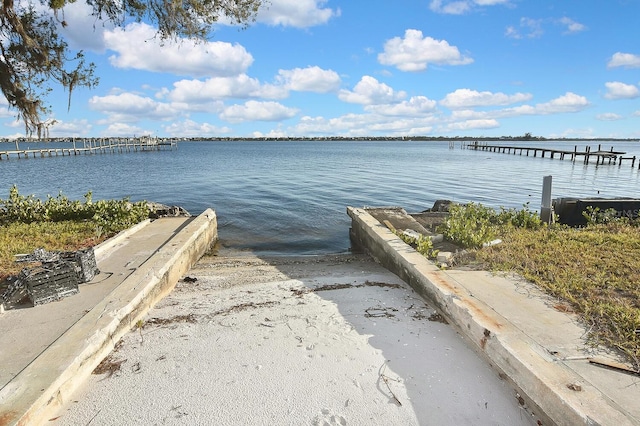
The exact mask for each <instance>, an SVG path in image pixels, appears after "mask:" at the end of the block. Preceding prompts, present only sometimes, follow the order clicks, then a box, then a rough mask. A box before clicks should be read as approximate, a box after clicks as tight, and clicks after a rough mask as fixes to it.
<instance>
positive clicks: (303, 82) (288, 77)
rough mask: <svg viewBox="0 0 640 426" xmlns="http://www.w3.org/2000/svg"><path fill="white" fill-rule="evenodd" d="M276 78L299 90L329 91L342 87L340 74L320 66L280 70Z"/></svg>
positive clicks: (288, 86)
mask: <svg viewBox="0 0 640 426" xmlns="http://www.w3.org/2000/svg"><path fill="white" fill-rule="evenodd" d="M276 80H277V81H278V82H279V83H280V84H282V85H283V86H285V87H286V88H287V89H289V90H295V91H297V92H315V93H327V92H333V91H336V90H337V89H338V88H339V87H340V76H339V75H338V73H337V72H335V71H333V70H323V69H322V68H320V67H307V68H294V69H292V70H280V71H278V76H277V77H276Z"/></svg>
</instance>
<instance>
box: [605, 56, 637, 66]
mask: <svg viewBox="0 0 640 426" xmlns="http://www.w3.org/2000/svg"><path fill="white" fill-rule="evenodd" d="M607 67H608V68H615V67H625V68H640V55H634V54H632V53H622V52H616V53H614V54H613V56H612V57H611V59H610V60H609V63H607Z"/></svg>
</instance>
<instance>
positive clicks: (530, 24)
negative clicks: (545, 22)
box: [505, 18, 544, 39]
mask: <svg viewBox="0 0 640 426" xmlns="http://www.w3.org/2000/svg"><path fill="white" fill-rule="evenodd" d="M542 34H544V31H543V30H542V20H541V19H531V18H520V29H517V28H516V27H514V26H512V25H510V26H508V27H507V28H506V30H505V36H506V37H509V38H515V39H522V38H538V37H541V36H542Z"/></svg>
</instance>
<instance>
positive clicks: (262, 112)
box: [220, 101, 298, 123]
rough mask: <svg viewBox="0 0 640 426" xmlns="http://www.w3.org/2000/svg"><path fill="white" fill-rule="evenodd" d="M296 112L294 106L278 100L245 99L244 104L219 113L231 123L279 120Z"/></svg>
mask: <svg viewBox="0 0 640 426" xmlns="http://www.w3.org/2000/svg"><path fill="white" fill-rule="evenodd" d="M297 113H298V110H297V109H295V108H289V107H286V106H284V105H282V104H279V103H278V102H258V101H247V102H245V103H244V105H232V106H229V107H227V108H225V110H224V111H223V112H222V113H221V114H220V118H221V119H223V120H225V121H229V122H231V123H242V122H245V121H281V120H285V119H287V118H291V117H293V116H295V115H296V114H297Z"/></svg>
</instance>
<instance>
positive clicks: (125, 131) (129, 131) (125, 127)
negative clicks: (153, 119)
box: [102, 123, 152, 137]
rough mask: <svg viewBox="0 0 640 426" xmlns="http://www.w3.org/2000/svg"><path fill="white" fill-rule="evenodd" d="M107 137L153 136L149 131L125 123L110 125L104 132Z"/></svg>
mask: <svg viewBox="0 0 640 426" xmlns="http://www.w3.org/2000/svg"><path fill="white" fill-rule="evenodd" d="M102 133H103V134H104V135H105V136H129V137H132V136H142V135H150V134H152V132H151V131H149V130H144V129H143V128H142V127H138V126H132V125H130V124H125V123H113V124H111V125H109V126H108V127H107V128H106V129H105V130H104V132H102Z"/></svg>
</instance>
